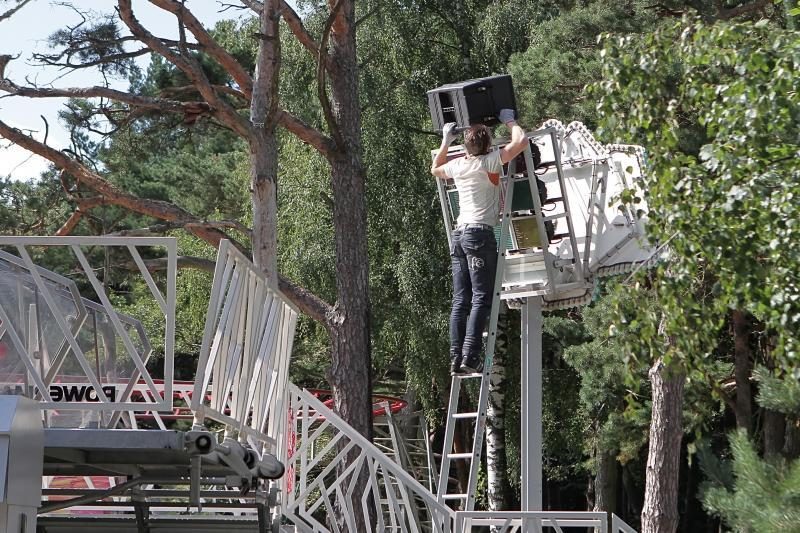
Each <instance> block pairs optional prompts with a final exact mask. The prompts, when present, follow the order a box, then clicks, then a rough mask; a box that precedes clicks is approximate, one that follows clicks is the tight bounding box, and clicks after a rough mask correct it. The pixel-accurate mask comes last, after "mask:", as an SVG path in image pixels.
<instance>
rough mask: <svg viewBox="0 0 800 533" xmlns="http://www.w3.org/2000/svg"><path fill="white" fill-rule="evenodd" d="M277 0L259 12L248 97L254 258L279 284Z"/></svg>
mask: <svg viewBox="0 0 800 533" xmlns="http://www.w3.org/2000/svg"><path fill="white" fill-rule="evenodd" d="M277 14H278V13H277V0H266V1H265V2H264V7H263V9H262V11H261V14H260V15H259V33H260V34H261V42H260V43H259V46H258V55H257V57H256V72H255V79H254V80H253V97H252V99H251V101H250V122H251V126H252V127H253V135H251V136H250V139H249V142H250V185H251V188H252V202H253V262H254V263H255V265H256V266H258V267H259V268H260V269H261V270H262V271H264V273H265V274H266V276H267V279H268V280H269V281H270V283H272V284H273V286H274V287H277V286H278V216H277V215H278V185H277V184H278V141H277V137H276V135H275V129H276V127H277V111H278V80H279V78H278V69H279V65H280V61H279V58H280V35H279V28H280V25H279V17H278V16H277Z"/></svg>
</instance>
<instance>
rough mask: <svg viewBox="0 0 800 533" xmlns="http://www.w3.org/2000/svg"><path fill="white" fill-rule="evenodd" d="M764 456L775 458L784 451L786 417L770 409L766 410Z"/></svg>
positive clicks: (764, 411)
mask: <svg viewBox="0 0 800 533" xmlns="http://www.w3.org/2000/svg"><path fill="white" fill-rule="evenodd" d="M763 413H764V456H765V457H775V456H777V455H778V454H779V453H781V452H782V451H783V442H784V438H785V434H786V427H785V425H784V416H783V415H782V414H781V413H779V412H777V411H772V410H770V409H764V410H763Z"/></svg>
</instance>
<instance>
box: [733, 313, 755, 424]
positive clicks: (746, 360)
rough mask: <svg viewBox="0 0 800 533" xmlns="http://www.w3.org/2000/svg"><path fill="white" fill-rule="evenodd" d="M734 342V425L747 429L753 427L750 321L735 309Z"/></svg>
mask: <svg viewBox="0 0 800 533" xmlns="http://www.w3.org/2000/svg"><path fill="white" fill-rule="evenodd" d="M731 319H732V322H733V342H734V377H735V379H736V413H735V414H736V427H738V428H740V429H744V430H745V431H747V433H748V435H749V434H750V433H751V431H752V427H753V411H752V404H753V393H752V387H751V386H750V376H751V374H752V372H753V357H752V353H751V351H750V323H749V321H748V319H747V316H746V315H745V314H744V312H742V311H739V310H736V311H733V313H732V316H731Z"/></svg>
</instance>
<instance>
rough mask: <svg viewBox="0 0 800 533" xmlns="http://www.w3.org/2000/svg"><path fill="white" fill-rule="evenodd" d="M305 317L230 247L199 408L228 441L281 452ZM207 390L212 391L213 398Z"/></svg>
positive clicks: (203, 360) (199, 386) (223, 258)
mask: <svg viewBox="0 0 800 533" xmlns="http://www.w3.org/2000/svg"><path fill="white" fill-rule="evenodd" d="M298 314H299V311H298V310H297V308H296V307H295V306H294V305H293V304H291V303H290V302H289V300H288V299H286V298H285V297H284V296H283V295H282V294H281V293H280V291H279V290H278V289H277V287H273V286H270V284H269V283H268V282H267V279H266V278H265V277H264V275H263V274H262V273H261V272H260V271H259V270H257V269H256V267H255V266H254V265H253V263H251V262H250V260H249V259H247V258H246V257H245V256H244V255H243V254H242V253H241V252H239V251H238V250H237V249H236V248H235V247H234V246H233V245H232V244H231V243H230V242H229V241H227V240H225V241H222V243H221V245H220V247H219V252H218V255H217V265H216V269H215V271H214V284H213V286H212V290H211V299H210V301H209V304H208V314H207V316H206V327H205V332H204V334H203V343H202V346H201V348H200V358H199V361H198V364H197V375H196V376H195V385H194V391H193V394H192V403H191V409H192V411H194V413H195V424H196V425H200V426H202V425H203V424H204V421H205V419H206V418H209V419H212V420H216V421H217V422H221V423H223V424H225V425H226V437H227V438H234V439H237V438H238V439H240V440H243V441H247V442H249V443H250V444H251V445H252V446H253V447H254V448H255V449H257V450H258V451H259V452H261V453H264V452H266V453H272V454H275V453H277V451H278V450H277V442H278V440H280V439H279V437H278V436H279V435H280V434H281V431H282V426H283V423H284V422H285V412H286V410H285V401H286V400H285V395H286V386H287V384H288V376H289V358H290V356H291V353H292V344H293V341H294V330H295V326H296V324H297V317H298ZM206 391H209V392H208V393H206Z"/></svg>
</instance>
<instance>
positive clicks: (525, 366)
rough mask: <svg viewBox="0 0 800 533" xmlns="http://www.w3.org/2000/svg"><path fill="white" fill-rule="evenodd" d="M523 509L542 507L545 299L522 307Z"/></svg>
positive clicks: (532, 300)
mask: <svg viewBox="0 0 800 533" xmlns="http://www.w3.org/2000/svg"><path fill="white" fill-rule="evenodd" d="M521 376H522V401H521V402H520V403H521V407H522V413H521V417H520V418H521V421H522V443H521V450H522V469H521V470H522V510H523V511H541V510H542V301H541V298H538V297H537V298H526V300H525V305H523V306H522V374H521Z"/></svg>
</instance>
